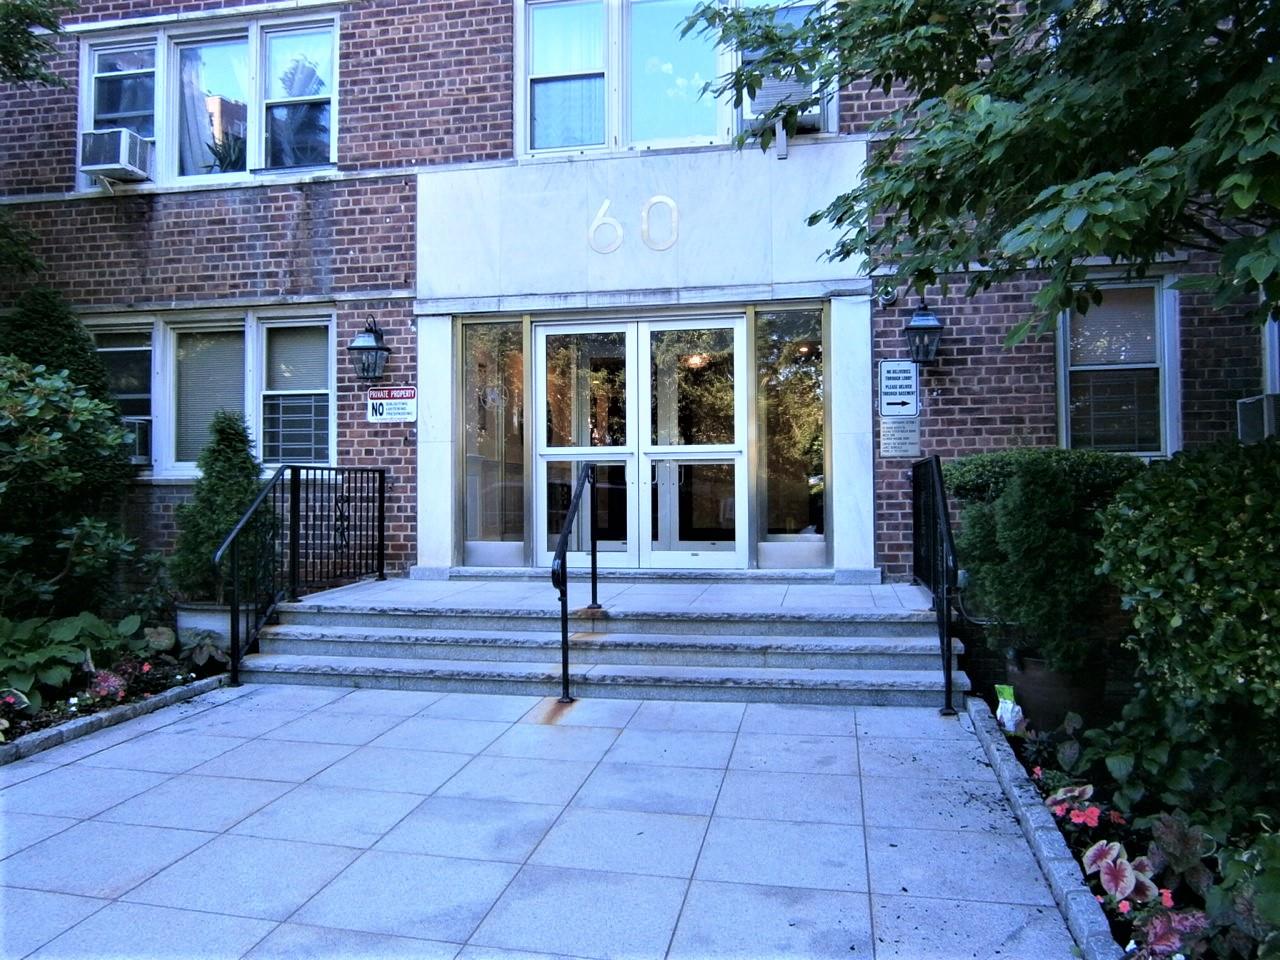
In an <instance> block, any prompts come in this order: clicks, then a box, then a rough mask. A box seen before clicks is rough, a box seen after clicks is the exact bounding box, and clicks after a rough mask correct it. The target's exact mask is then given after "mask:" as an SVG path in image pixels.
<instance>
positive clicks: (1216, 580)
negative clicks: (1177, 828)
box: [1100, 439, 1280, 772]
mask: <svg viewBox="0 0 1280 960" xmlns="http://www.w3.org/2000/svg"><path fill="white" fill-rule="evenodd" d="M1278 494H1280V440H1275V439H1271V440H1267V441H1265V442H1264V443H1259V444H1254V445H1251V446H1241V445H1239V444H1235V443H1231V444H1223V445H1220V446H1216V447H1212V448H1208V449H1204V450H1199V451H1196V452H1194V453H1184V454H1179V455H1177V456H1175V457H1174V458H1173V459H1172V460H1170V461H1168V462H1164V463H1157V464H1154V465H1153V466H1152V468H1151V469H1150V470H1149V471H1147V472H1146V473H1145V474H1144V475H1142V476H1139V477H1137V478H1135V479H1134V480H1133V481H1132V482H1131V483H1129V484H1128V485H1127V486H1126V487H1125V489H1124V490H1122V491H1121V493H1120V495H1119V496H1118V497H1117V498H1116V500H1115V502H1114V503H1113V504H1112V505H1111V506H1110V507H1109V508H1108V509H1107V511H1106V514H1105V519H1104V524H1105V534H1104V536H1103V538H1102V541H1101V551H1102V552H1101V556H1102V565H1101V567H1100V570H1101V572H1103V573H1105V574H1106V575H1107V576H1108V577H1109V578H1110V579H1111V581H1112V582H1113V583H1114V584H1115V585H1116V586H1117V587H1118V589H1119V590H1120V593H1121V596H1122V597H1123V601H1124V604H1125V606H1126V608H1127V609H1128V610H1130V611H1131V612H1132V614H1133V636H1132V637H1131V638H1130V639H1129V646H1130V647H1131V648H1132V649H1133V651H1134V653H1135V654H1136V655H1137V657H1138V662H1139V668H1140V672H1141V675H1140V679H1141V682H1142V684H1143V685H1144V686H1145V687H1146V688H1147V689H1149V690H1150V691H1151V692H1152V694H1153V695H1154V696H1156V697H1157V698H1159V699H1161V700H1164V701H1167V702H1172V701H1180V702H1181V701H1185V702H1188V703H1194V704H1195V705H1196V709H1195V710H1194V712H1192V713H1190V714H1188V716H1187V721H1188V722H1189V723H1191V724H1193V726H1194V727H1195V729H1196V730H1197V731H1198V735H1200V736H1202V737H1204V738H1206V739H1207V740H1209V741H1218V740H1221V739H1224V738H1230V737H1233V736H1238V735H1240V734H1241V733H1248V734H1249V735H1250V737H1251V738H1252V739H1254V743H1255V746H1256V747H1257V748H1258V751H1259V752H1258V753H1256V754H1254V755H1252V756H1250V755H1249V754H1248V753H1242V754H1240V755H1239V756H1238V757H1233V758H1230V759H1231V761H1232V762H1235V761H1239V762H1252V763H1256V764H1262V765H1267V764H1272V765H1273V766H1272V770H1273V772H1274V770H1275V769H1276V767H1275V766H1274V765H1275V764H1276V763H1277V761H1276V757H1277V756H1280V627H1278V626H1277V624H1280V509H1278V506H1277V497H1278Z"/></svg>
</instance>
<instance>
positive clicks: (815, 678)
mask: <svg viewBox="0 0 1280 960" xmlns="http://www.w3.org/2000/svg"><path fill="white" fill-rule="evenodd" d="M241 677H242V678H243V679H244V680H245V681H247V682H253V683H298V684H314V685H323V686H351V687H383V688H390V689H398V690H441V691H467V692H471V693H522V694H529V695H534V696H551V695H555V694H558V693H559V690H560V668H559V664H558V662H546V661H544V660H532V661H475V660H427V659H419V658H394V657H322V656H307V657H296V656H290V655H287V654H266V653H259V654H253V655H252V656H249V657H246V658H245V660H244V662H243V666H242V668H241ZM953 678H954V679H953V682H954V684H955V693H956V697H957V700H958V699H959V697H960V695H961V694H962V693H963V692H964V691H965V690H967V689H968V687H969V682H968V678H966V677H965V676H964V674H962V673H961V674H953ZM570 684H571V688H572V693H573V695H574V696H577V697H635V698H641V699H643V698H661V699H672V700H734V701H764V702H773V703H829V704H864V705H905V706H939V705H941V703H942V689H943V677H942V674H941V671H935V672H933V673H929V672H927V671H922V670H838V669H808V668H797V667H788V668H778V667H723V666H722V667H709V666H682V665H672V664H658V665H648V664H598V663H586V662H584V663H578V664H574V665H572V667H571V670H570Z"/></svg>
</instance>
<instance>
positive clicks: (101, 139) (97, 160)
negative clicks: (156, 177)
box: [80, 130, 154, 180]
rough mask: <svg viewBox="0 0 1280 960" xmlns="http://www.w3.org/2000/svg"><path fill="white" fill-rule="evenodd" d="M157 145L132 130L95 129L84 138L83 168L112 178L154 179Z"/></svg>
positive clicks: (81, 154)
mask: <svg viewBox="0 0 1280 960" xmlns="http://www.w3.org/2000/svg"><path fill="white" fill-rule="evenodd" d="M153 150H154V147H153V146H152V144H151V142H150V141H149V140H144V139H143V138H142V137H140V136H138V135H137V134H136V133H134V132H133V131H132V130H94V131H92V132H90V133H86V134H84V135H83V137H82V138H81V140H80V172H81V173H87V174H89V175H91V176H95V177H107V178H108V179H110V180H150V179H151V168H152V153H153Z"/></svg>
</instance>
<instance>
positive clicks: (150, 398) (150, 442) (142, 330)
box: [89, 323, 156, 468]
mask: <svg viewBox="0 0 1280 960" xmlns="http://www.w3.org/2000/svg"><path fill="white" fill-rule="evenodd" d="M89 331H90V333H91V334H92V336H93V340H94V344H93V349H94V352H96V353H100V354H101V353H135V352H141V351H143V350H146V352H147V371H148V373H149V374H150V376H149V378H148V380H147V407H148V408H149V409H150V411H151V412H150V413H148V414H147V415H146V416H145V417H142V416H137V415H136V414H127V413H123V412H122V413H121V414H120V419H121V420H123V421H124V422H125V426H126V427H127V426H129V421H137V420H145V421H146V423H147V452H146V453H145V454H141V453H138V452H137V449H138V448H137V439H136V438H135V440H134V453H133V455H132V456H130V458H129V461H130V462H131V463H133V464H134V465H136V466H140V467H144V468H145V467H150V466H151V464H152V463H153V462H154V458H155V442H156V430H155V419H156V410H155V399H156V397H155V384H156V364H155V356H156V346H155V330H154V329H153V324H150V323H128V324H113V325H111V326H91V327H90V328H89ZM130 333H135V334H145V335H146V337H147V345H146V346H145V347H104V346H101V345H100V344H99V343H98V335H99V334H106V335H113V334H130ZM111 395H112V396H113V397H116V398H117V401H118V398H119V396H120V395H119V394H117V393H116V392H115V391H112V394H111ZM128 396H130V397H137V396H140V394H129V395H128Z"/></svg>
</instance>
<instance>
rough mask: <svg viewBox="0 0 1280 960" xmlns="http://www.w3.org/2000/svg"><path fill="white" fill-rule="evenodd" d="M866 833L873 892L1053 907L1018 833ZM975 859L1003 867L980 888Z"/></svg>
mask: <svg viewBox="0 0 1280 960" xmlns="http://www.w3.org/2000/svg"><path fill="white" fill-rule="evenodd" d="M866 831H867V859H868V861H869V871H870V877H871V892H872V893H887V894H894V895H897V894H903V895H906V896H916V897H939V898H942V899H968V898H972V899H974V900H981V901H984V902H1002V903H1025V904H1044V905H1046V906H1052V905H1053V895H1052V894H1051V893H1050V892H1049V885H1048V884H1047V883H1046V882H1045V879H1044V874H1043V873H1041V872H1040V867H1039V865H1038V864H1037V863H1036V861H1035V858H1034V857H1033V856H1032V854H1031V850H1030V848H1029V847H1028V846H1027V842H1026V840H1025V839H1024V838H1023V837H1022V836H1021V835H1020V834H1019V835H1016V836H1015V835H1013V834H1004V833H977V832H974V831H969V830H963V831H962V830H909V829H906V828H903V827H867V828H866ZM975 863H983V864H998V865H999V868H998V872H997V874H996V875H994V876H993V877H992V881H991V882H990V883H986V884H983V885H981V886H980V887H978V888H975V887H974V885H973V865H974V864H975ZM961 894H965V895H967V896H965V897H961V896H960V895H961Z"/></svg>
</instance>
